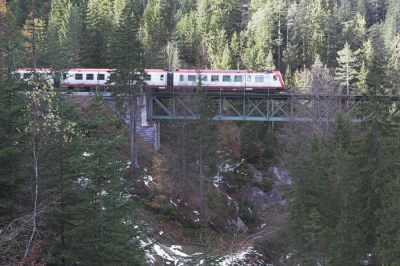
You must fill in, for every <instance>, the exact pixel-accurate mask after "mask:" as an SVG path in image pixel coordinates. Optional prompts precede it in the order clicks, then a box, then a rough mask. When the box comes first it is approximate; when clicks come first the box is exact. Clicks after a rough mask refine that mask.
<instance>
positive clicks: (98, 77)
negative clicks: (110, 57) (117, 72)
mask: <svg viewBox="0 0 400 266" xmlns="http://www.w3.org/2000/svg"><path fill="white" fill-rule="evenodd" d="M113 71H114V70H113V69H97V68H75V69H69V70H67V71H65V72H63V73H62V77H61V80H60V84H61V87H63V88H68V89H72V88H73V89H77V90H85V91H86V90H90V89H93V88H98V87H101V88H105V89H107V88H108V86H112V85H113V84H112V83H111V82H110V81H109V79H110V74H111V73H112V72H113ZM36 72H37V73H39V74H42V75H45V76H46V75H47V77H48V80H49V82H50V83H52V84H54V80H53V77H52V71H51V70H50V69H38V70H37V71H36ZM14 75H15V76H16V77H18V78H21V79H24V80H29V79H30V78H31V76H32V71H31V70H30V69H17V70H16V71H15V72H14ZM143 79H144V81H145V82H146V84H147V86H148V87H149V88H156V89H172V88H173V89H195V88H197V87H198V86H199V84H200V85H201V86H202V87H204V88H206V89H207V90H250V91H257V90H259V91H264V90H273V91H280V90H283V89H284V88H285V85H284V82H283V79H282V75H281V73H280V72H279V71H273V72H251V71H246V70H177V71H174V72H168V71H166V70H162V69H145V74H144V77H143Z"/></svg>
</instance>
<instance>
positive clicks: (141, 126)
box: [137, 95, 160, 151]
mask: <svg viewBox="0 0 400 266" xmlns="http://www.w3.org/2000/svg"><path fill="white" fill-rule="evenodd" d="M137 104H138V110H139V112H138V116H137V119H138V128H137V133H138V134H139V135H140V136H141V137H142V138H143V139H144V140H145V141H146V142H147V143H149V144H151V145H152V146H153V147H154V150H156V151H158V150H159V149H160V122H158V121H151V120H150V117H149V116H148V114H149V112H148V108H149V107H148V104H147V98H146V96H145V95H141V96H140V97H139V98H138V103H137Z"/></svg>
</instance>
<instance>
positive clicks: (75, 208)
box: [64, 99, 144, 265]
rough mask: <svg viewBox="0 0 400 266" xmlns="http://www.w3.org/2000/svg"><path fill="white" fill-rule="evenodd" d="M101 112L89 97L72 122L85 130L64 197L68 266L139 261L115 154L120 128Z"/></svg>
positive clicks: (118, 151) (120, 147)
mask: <svg viewBox="0 0 400 266" xmlns="http://www.w3.org/2000/svg"><path fill="white" fill-rule="evenodd" d="M106 113H107V112H106V110H105V109H104V107H103V105H102V102H101V100H100V99H94V100H93V102H92V103H91V105H90V106H88V107H87V109H86V110H85V112H83V113H82V116H83V119H82V120H81V121H80V124H78V126H80V127H82V128H84V129H85V133H84V135H83V136H82V138H81V143H80V145H79V147H78V151H79V153H80V156H79V157H77V158H75V161H74V163H75V164H74V167H75V169H76V171H77V173H79V174H77V175H75V177H74V179H75V180H74V183H73V187H72V188H71V189H70V191H69V193H68V198H67V201H68V202H69V204H68V206H67V209H66V211H67V213H66V218H67V219H68V222H67V227H66V228H65V242H66V244H65V245H66V247H65V248H66V249H65V253H64V255H65V258H66V261H67V262H69V263H71V264H74V263H78V262H79V263H83V264H96V265H141V264H142V263H144V254H143V250H142V249H141V247H140V244H139V240H140V237H139V231H138V229H137V228H138V226H137V224H136V222H137V219H136V218H135V215H134V214H135V213H134V210H135V206H134V204H133V201H132V199H131V198H130V195H129V191H130V186H131V185H129V184H130V183H129V182H128V181H125V179H124V178H123V175H124V174H123V169H124V168H125V166H126V163H127V161H126V160H124V159H123V158H121V157H119V155H120V154H121V151H122V150H123V146H124V144H125V143H126V139H124V137H123V134H122V131H123V130H124V127H123V124H122V123H121V122H118V121H117V120H116V119H115V118H113V117H110V116H108V115H107V114H106Z"/></svg>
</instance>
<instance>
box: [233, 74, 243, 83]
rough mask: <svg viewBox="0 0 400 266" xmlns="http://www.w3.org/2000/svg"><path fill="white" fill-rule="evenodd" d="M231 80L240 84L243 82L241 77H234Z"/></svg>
mask: <svg viewBox="0 0 400 266" xmlns="http://www.w3.org/2000/svg"><path fill="white" fill-rule="evenodd" d="M233 80H234V81H235V82H242V81H243V78H242V75H235V77H234V78H233Z"/></svg>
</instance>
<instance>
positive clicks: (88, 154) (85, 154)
mask: <svg viewBox="0 0 400 266" xmlns="http://www.w3.org/2000/svg"><path fill="white" fill-rule="evenodd" d="M92 155H93V153H92V152H86V151H85V152H84V153H83V154H82V156H83V157H90V156H92Z"/></svg>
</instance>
